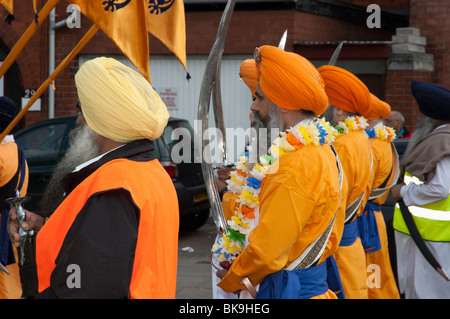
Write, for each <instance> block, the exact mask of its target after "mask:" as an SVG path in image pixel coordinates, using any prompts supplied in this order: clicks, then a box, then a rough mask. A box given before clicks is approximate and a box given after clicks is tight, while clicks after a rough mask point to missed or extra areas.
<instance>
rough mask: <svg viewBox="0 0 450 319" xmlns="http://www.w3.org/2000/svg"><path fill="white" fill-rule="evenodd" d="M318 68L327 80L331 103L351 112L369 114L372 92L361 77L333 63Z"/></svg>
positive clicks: (326, 86)
mask: <svg viewBox="0 0 450 319" xmlns="http://www.w3.org/2000/svg"><path fill="white" fill-rule="evenodd" d="M318 70H319V72H320V75H322V78H323V80H324V81H325V91H326V92H327V95H328V99H329V101H330V104H331V105H333V106H335V107H337V108H338V109H341V110H343V111H346V112H349V113H355V114H358V115H362V116H366V115H367V114H369V112H370V107H371V101H370V92H369V89H368V88H367V87H366V86H365V84H364V83H363V82H362V81H361V80H360V79H358V78H357V77H356V76H355V75H354V74H352V73H350V72H349V71H347V70H344V69H342V68H339V67H337V66H333V65H323V66H321V67H320V68H319V69H318Z"/></svg>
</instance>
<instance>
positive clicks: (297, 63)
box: [256, 45, 328, 115]
mask: <svg viewBox="0 0 450 319" xmlns="http://www.w3.org/2000/svg"><path fill="white" fill-rule="evenodd" d="M256 55H257V56H256V60H257V69H258V72H259V74H260V77H259V86H260V87H261V90H263V92H264V94H265V95H266V96H267V97H268V98H269V99H270V100H271V101H272V102H273V103H275V104H276V105H277V106H279V107H281V108H283V109H286V110H300V109H302V110H308V111H312V112H314V113H315V114H316V115H319V114H322V113H323V112H324V111H325V110H326V108H327V107H328V98H327V95H326V93H325V90H324V82H323V79H322V77H321V76H320V74H319V72H318V71H317V69H316V68H315V67H314V66H313V65H312V64H311V62H309V61H308V60H307V59H305V58H304V57H302V56H300V55H298V54H295V53H292V52H286V51H284V50H282V49H279V48H277V47H273V46H267V45H265V46H262V47H260V48H259V49H257V51H256ZM258 60H259V61H258Z"/></svg>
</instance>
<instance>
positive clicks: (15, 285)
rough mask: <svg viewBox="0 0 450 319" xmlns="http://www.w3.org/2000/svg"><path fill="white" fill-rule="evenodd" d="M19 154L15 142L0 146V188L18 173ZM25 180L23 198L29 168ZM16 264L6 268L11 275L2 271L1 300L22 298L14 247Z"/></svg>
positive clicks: (0, 283) (0, 280) (0, 275)
mask: <svg viewBox="0 0 450 319" xmlns="http://www.w3.org/2000/svg"><path fill="white" fill-rule="evenodd" d="M17 165H18V154H17V145H16V143H14V142H9V143H5V144H0V187H2V186H4V185H5V184H7V183H8V182H9V181H10V180H11V178H13V177H14V174H15V173H16V172H17ZM25 174H26V175H25V179H24V182H23V186H22V190H21V191H20V195H21V196H25V195H26V194H27V188H28V166H26V173H25ZM13 249H14V255H15V257H16V263H15V264H11V265H8V266H6V269H8V271H9V272H10V274H9V275H8V274H6V273H4V272H3V271H0V299H18V298H20V297H21V296H22V285H21V283H20V275H19V265H18V260H19V259H18V255H17V249H16V248H15V247H13Z"/></svg>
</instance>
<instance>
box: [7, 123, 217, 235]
mask: <svg viewBox="0 0 450 319" xmlns="http://www.w3.org/2000/svg"><path fill="white" fill-rule="evenodd" d="M76 120H77V117H76V116H69V117H61V118H54V119H50V120H45V121H42V122H38V123H35V124H33V125H30V126H29V127H26V128H24V129H22V130H20V131H18V132H17V133H15V134H14V137H15V140H16V142H17V144H18V145H19V146H20V147H21V148H22V149H23V151H24V153H25V156H26V158H27V161H28V166H29V171H30V177H29V186H28V195H29V196H31V200H30V201H29V202H27V203H26V204H25V207H26V208H27V209H28V210H30V211H37V209H38V203H39V201H40V199H41V198H42V195H43V192H44V189H45V187H46V185H47V183H48V181H49V179H50V177H51V175H52V173H53V170H54V169H55V167H56V165H57V163H58V162H59V161H60V160H61V158H62V157H63V155H64V154H65V152H66V151H67V148H68V144H69V132H70V131H71V130H72V129H74V128H75V126H76ZM176 128H185V129H187V130H189V132H190V133H191V134H190V136H191V143H190V145H191V147H192V149H191V154H192V160H191V161H190V163H187V162H186V163H185V162H182V163H179V164H176V163H175V162H174V161H173V160H172V159H171V156H170V155H171V150H172V147H173V146H174V145H176V144H177V142H178V141H177V140H172V139H171V132H172V131H173V130H174V129H176ZM182 138H184V137H181V138H180V140H182ZM193 140H194V134H193V130H192V127H191V126H190V124H189V122H188V121H187V120H183V119H177V118H170V119H169V121H168V124H167V127H166V128H165V130H164V133H163V134H162V136H161V137H160V138H158V139H156V140H155V141H154V151H153V152H154V153H153V155H154V156H155V157H157V158H158V159H159V161H160V163H161V165H162V166H163V167H164V168H165V169H166V171H167V173H168V174H169V176H170V177H171V178H172V181H173V184H174V186H175V189H176V191H177V195H178V201H179V209H180V229H181V230H195V229H197V228H199V227H200V226H202V225H203V224H204V223H205V222H206V221H207V219H208V216H209V208H210V205H209V201H208V196H207V193H206V186H205V183H204V181H203V174H202V171H201V164H200V163H195V161H194V160H193V159H194V150H193V148H194V143H193Z"/></svg>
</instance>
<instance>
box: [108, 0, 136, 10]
mask: <svg viewBox="0 0 450 319" xmlns="http://www.w3.org/2000/svg"><path fill="white" fill-rule="evenodd" d="M117 1H118V0H108V1H103V3H102V4H103V5H106V6H105V11H108V10H111V12H114V11H115V10H119V9H122V8H123V7H125V6H126V5H127V4H129V3H130V2H131V0H126V1H124V2H119V3H117Z"/></svg>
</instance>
